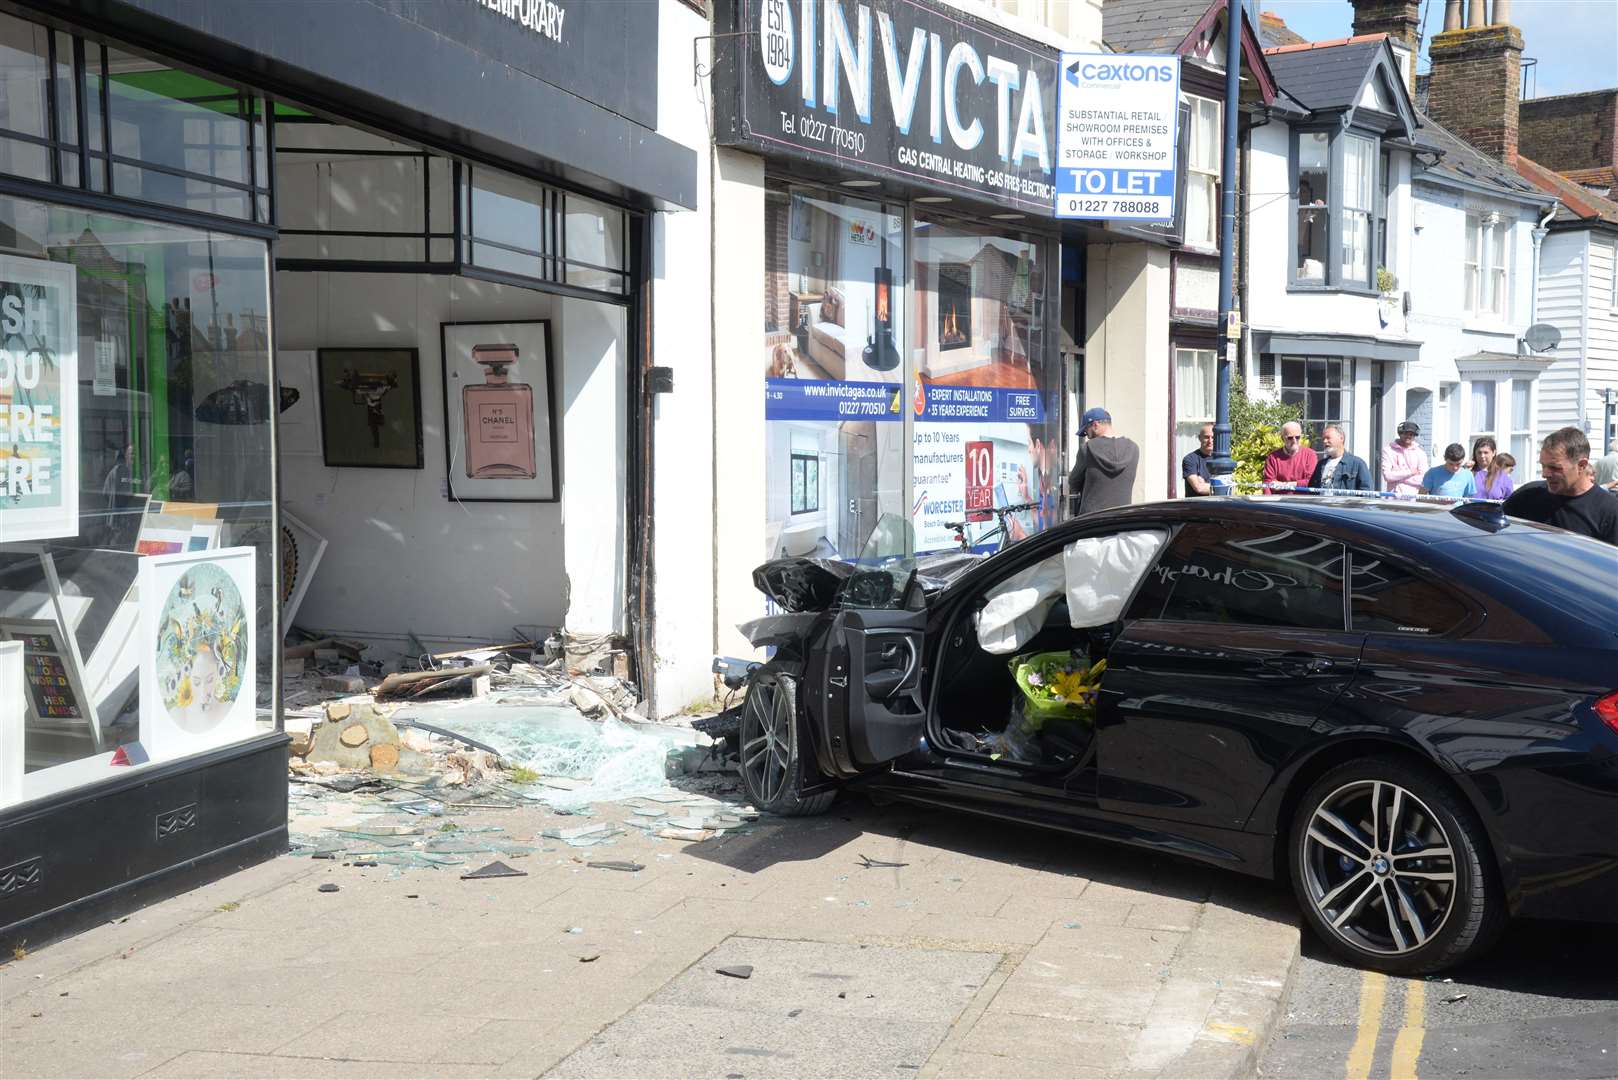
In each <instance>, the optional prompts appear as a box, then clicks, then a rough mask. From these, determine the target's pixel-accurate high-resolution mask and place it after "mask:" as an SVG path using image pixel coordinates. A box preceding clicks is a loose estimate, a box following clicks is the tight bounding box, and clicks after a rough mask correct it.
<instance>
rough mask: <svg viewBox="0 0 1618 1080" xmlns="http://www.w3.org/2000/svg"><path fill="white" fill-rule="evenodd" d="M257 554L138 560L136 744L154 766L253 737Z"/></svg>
mask: <svg viewBox="0 0 1618 1080" xmlns="http://www.w3.org/2000/svg"><path fill="white" fill-rule="evenodd" d="M256 557H257V553H256V550H255V549H254V548H250V547H238V548H225V549H222V550H217V551H199V552H182V553H180V554H177V555H153V556H150V557H147V558H143V559H142V560H141V563H140V607H141V612H140V615H141V619H140V621H141V633H140V640H141V641H142V642H145V643H146V652H145V655H144V656H143V657H142V658H141V669H140V701H141V715H140V728H141V732H140V741H141V743H142V744H143V745H144V746H145V748H146V750H147V751H148V752H149V753H150V754H151V756H152V759H153V760H155V761H163V760H166V759H168V758H172V757H178V756H180V755H182V754H191V753H195V752H197V751H199V750H207V749H211V748H212V747H216V746H223V745H225V744H227V743H231V742H236V741H238V740H241V739H245V738H247V737H249V736H251V735H252V734H253V732H254V723H253V720H254V709H255V706H256V700H257V687H256V685H255V679H256V674H255V673H256V668H255V662H256V657H257V656H258V652H257V641H256V637H257V626H258V620H257V618H256V602H257V596H258V593H257V591H256V588H255V573H256V563H255V560H256Z"/></svg>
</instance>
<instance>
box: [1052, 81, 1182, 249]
mask: <svg viewBox="0 0 1618 1080" xmlns="http://www.w3.org/2000/svg"><path fill="white" fill-rule="evenodd" d="M1059 97H1060V102H1059V105H1060V107H1059V108H1058V110H1057V112H1058V121H1057V131H1056V148H1057V149H1056V216H1057V217H1060V218H1103V219H1111V220H1115V221H1118V220H1133V221H1169V220H1172V219H1173V217H1174V192H1175V165H1176V163H1175V147H1176V146H1177V145H1178V142H1179V106H1180V58H1179V57H1178V56H1172V55H1170V56H1153V55H1140V54H1129V55H1120V54H1115V53H1063V54H1062V81H1061V91H1060V95H1059Z"/></svg>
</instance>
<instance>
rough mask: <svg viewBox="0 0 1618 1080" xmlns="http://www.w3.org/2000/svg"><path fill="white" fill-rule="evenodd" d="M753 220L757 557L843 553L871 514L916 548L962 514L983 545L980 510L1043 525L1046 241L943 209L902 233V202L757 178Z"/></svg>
mask: <svg viewBox="0 0 1618 1080" xmlns="http://www.w3.org/2000/svg"><path fill="white" fill-rule="evenodd" d="M765 217H766V221H765V229H766V238H767V240H766V266H767V270H768V273H767V275H766V284H765V293H766V295H765V309H766V316H765V335H764V350H763V357H764V360H765V387H764V390H765V413H764V418H765V421H766V423H765V430H766V439H767V444H768V445H767V452H766V466H765V467H766V477H767V482H766V507H767V535H766V551H765V555H766V557H767V558H779V557H783V556H788V555H813V556H816V557H821V558H855V557H858V556H860V554H861V553H862V552H863V551H864V550H865V546H866V543H867V541H868V539H869V538H870V536H871V533H872V532H873V530H874V529H875V528H876V527H877V525H878V523H879V522H880V521H882V519H884V518H895V519H897V520H898V521H899V522H908V523H909V526H910V531H911V534H912V535H913V543H914V549H915V550H916V551H918V552H928V551H940V550H947V549H950V548H954V547H958V546H959V544H960V537H959V536H958V535H957V532H956V530H955V529H954V528H953V527H952V526H951V524H950V523H952V522H962V521H966V522H967V526H966V528H965V529H964V530H963V532H964V536H965V539H966V541H967V544H968V546H971V547H974V548H978V549H980V550H990V549H991V548H992V547H993V546H995V544H997V543H999V542H1001V541H998V540H992V539H988V534H990V533H991V531H992V530H993V529H995V528H996V527H997V526H998V520H997V518H996V516H995V515H994V514H993V513H988V512H986V511H988V510H991V509H993V508H1002V507H1007V506H1014V505H1018V504H1026V503H1031V504H1034V506H1033V507H1032V508H1031V509H1028V510H1023V511H1019V512H1016V513H1014V514H1012V515H1010V516H1009V518H1008V520H1007V521H1006V531H1007V533H1009V537H1008V538H1009V539H1021V538H1022V537H1023V536H1025V535H1029V534H1031V533H1033V532H1037V531H1039V530H1040V529H1042V528H1044V527H1046V526H1047V525H1049V524H1052V523H1054V521H1055V520H1056V511H1057V506H1056V492H1057V491H1058V489H1059V477H1060V469H1061V461H1060V460H1059V458H1060V453H1061V450H1060V448H1061V437H1060V431H1059V430H1058V428H1059V410H1058V408H1057V405H1056V403H1057V401H1058V387H1059V372H1058V370H1057V369H1056V367H1055V365H1054V364H1053V365H1051V367H1050V369H1049V370H1047V367H1046V364H1045V361H1044V357H1045V354H1046V352H1047V351H1048V350H1046V349H1045V347H1044V341H1045V337H1044V335H1045V332H1046V326H1045V322H1046V317H1045V314H1046V313H1045V308H1044V303H1043V290H1044V278H1045V273H1044V270H1045V268H1044V267H1043V266H1041V265H1038V263H1037V256H1038V253H1039V252H1040V251H1041V250H1043V249H1042V248H1041V246H1040V245H1039V244H1038V243H1037V242H1035V241H1032V240H1027V239H1019V238H1016V237H1011V236H993V235H983V234H982V232H981V230H977V231H974V230H972V229H970V228H969V227H965V226H958V225H955V224H952V223H947V222H945V221H943V220H939V221H926V220H917V221H916V222H914V223H913V229H912V232H911V233H910V235H909V236H908V237H907V236H906V235H905V225H904V218H903V215H902V214H900V213H898V212H897V208H894V207H889V206H885V205H883V204H880V203H875V202H865V201H862V200H858V199H855V198H850V197H840V196H833V195H827V194H823V193H819V192H813V191H809V190H790V191H774V190H772V191H770V192H769V193H768V195H767V197H766V201H765ZM906 259H908V260H909V268H910V273H909V275H908V281H906V280H904V278H903V277H901V275H900V274H899V273H897V272H896V268H897V267H899V266H902V265H904V260H906ZM974 448H975V450H976V453H975V455H974V456H973V457H972V458H971V464H972V465H973V467H974V468H973V472H972V475H971V476H969V473H968V464H969V452H970V451H973V450H974ZM969 499H970V501H971V505H970V506H969V505H968V503H969ZM969 519H970V520H969Z"/></svg>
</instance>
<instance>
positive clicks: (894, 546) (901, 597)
mask: <svg viewBox="0 0 1618 1080" xmlns="http://www.w3.org/2000/svg"><path fill="white" fill-rule="evenodd" d="M915 549H916V538H915V532H914V530H913V529H912V528H911V525H910V522H908V521H906V520H905V519H904V518H902V517H900V516H899V515H897V514H883V515H882V517H881V518H880V519H879V520H878V521H877V523H876V527H875V528H874V529H872V530H871V535H870V536H869V537H867V538H866V541H865V546H864V547H863V548H862V549H860V557H859V558H858V559H856V560H854V561H855V563H856V565H857V566H858V567H859V569H857V570H856V571H855V572H854V573H853V574H851V575H850V576H849V577H848V580H846V581H844V582H843V587H842V591H841V593H840V595H839V596H838V603H839V604H840V605H841V606H843V607H845V608H900V607H903V606H904V605H905V599H906V596H907V594H908V593H909V591H910V583H911V582H912V581H913V580H914V578H915V576H916V555H915Z"/></svg>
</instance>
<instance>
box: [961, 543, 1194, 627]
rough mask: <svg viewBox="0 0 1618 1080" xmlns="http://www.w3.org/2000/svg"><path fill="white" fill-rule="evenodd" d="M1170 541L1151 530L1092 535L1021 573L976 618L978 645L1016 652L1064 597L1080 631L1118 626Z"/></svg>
mask: <svg viewBox="0 0 1618 1080" xmlns="http://www.w3.org/2000/svg"><path fill="white" fill-rule="evenodd" d="M1167 538H1168V534H1167V533H1164V532H1162V531H1159V530H1151V529H1140V530H1136V531H1133V532H1125V533H1113V534H1111V535H1108V536H1088V537H1085V538H1083V539H1081V540H1075V541H1074V542H1073V543H1071V544H1069V545H1068V546H1067V547H1066V548H1065V549H1064V550H1063V551H1062V553H1061V554H1060V555H1053V556H1052V557H1050V558H1048V559H1044V560H1042V561H1040V562H1038V563H1035V564H1034V565H1033V566H1030V567H1028V568H1026V569H1024V570H1020V571H1018V572H1017V573H1015V574H1013V575H1012V576H1011V577H1009V578H1007V579H1006V580H1004V581H1002V582H1000V583H999V584H998V585H995V586H994V587H993V588H991V589H990V590H989V592H988V594H987V602H986V603H985V604H984V605H983V607H982V609H981V610H980V611H979V612H978V613H977V615H976V623H977V635H978V645H979V646H980V647H981V648H982V649H983V651H984V652H986V653H992V654H995V655H1004V654H1006V653H1012V652H1016V651H1017V650H1018V649H1020V648H1022V647H1023V645H1025V644H1026V643H1028V642H1029V641H1031V640H1032V639H1033V637H1034V635H1035V634H1037V633H1039V631H1040V628H1041V627H1043V626H1044V625H1045V618H1046V616H1048V615H1049V614H1050V611H1051V607H1052V606H1053V605H1054V604H1055V603H1056V601H1057V600H1058V599H1060V598H1061V597H1062V596H1063V595H1064V594H1065V595H1066V598H1067V609H1068V622H1069V624H1070V625H1071V626H1073V627H1074V628H1075V629H1078V628H1080V627H1086V626H1105V625H1107V624H1108V623H1112V622H1116V621H1117V620H1118V619H1119V618H1120V617H1121V616H1122V615H1123V612H1124V604H1126V603H1127V602H1128V601H1129V596H1130V594H1131V593H1133V592H1134V591H1135V586H1136V584H1137V583H1139V581H1140V579H1141V578H1142V577H1144V576H1145V574H1146V571H1147V570H1148V569H1149V568H1150V567H1151V565H1152V562H1153V560H1155V559H1156V558H1157V553H1158V552H1159V551H1160V550H1161V549H1162V547H1163V542H1164V541H1165V540H1166V539H1167Z"/></svg>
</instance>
